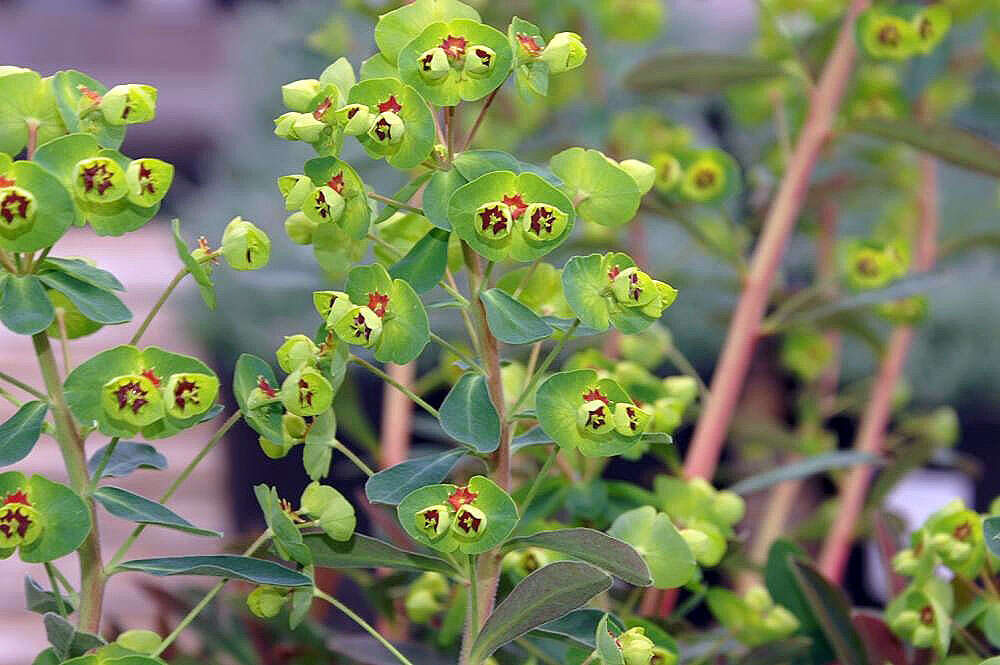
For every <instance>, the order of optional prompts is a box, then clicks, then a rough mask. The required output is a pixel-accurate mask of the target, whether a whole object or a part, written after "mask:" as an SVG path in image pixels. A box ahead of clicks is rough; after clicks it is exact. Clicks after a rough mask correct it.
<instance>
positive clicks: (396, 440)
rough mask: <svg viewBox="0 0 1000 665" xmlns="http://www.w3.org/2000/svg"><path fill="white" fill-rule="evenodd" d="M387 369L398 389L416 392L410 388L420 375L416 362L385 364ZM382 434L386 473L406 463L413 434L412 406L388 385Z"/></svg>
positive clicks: (381, 460)
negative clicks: (387, 470) (403, 387)
mask: <svg viewBox="0 0 1000 665" xmlns="http://www.w3.org/2000/svg"><path fill="white" fill-rule="evenodd" d="M385 369H386V373H387V374H388V375H389V376H391V377H392V378H393V379H395V380H396V381H397V382H398V383H399V385H402V386H406V388H407V390H410V391H411V392H412V391H413V389H412V388H411V386H412V385H413V383H414V381H415V379H416V373H417V365H416V363H415V362H409V363H406V364H405V365H397V364H395V363H386V365H385ZM414 394H416V393H414ZM379 430H380V431H379V433H380V435H381V439H382V441H381V444H382V445H381V446H380V450H379V466H381V467H382V468H383V469H386V468H389V467H391V466H395V465H396V464H399V463H400V462H403V461H405V460H406V458H407V457H409V452H410V437H411V434H412V432H413V402H412V401H411V400H409V399H408V398H407V395H406V394H405V393H401V392H399V391H397V390H395V389H393V387H392V386H391V385H389V384H388V383H386V384H384V385H383V386H382V422H381V427H380V428H379Z"/></svg>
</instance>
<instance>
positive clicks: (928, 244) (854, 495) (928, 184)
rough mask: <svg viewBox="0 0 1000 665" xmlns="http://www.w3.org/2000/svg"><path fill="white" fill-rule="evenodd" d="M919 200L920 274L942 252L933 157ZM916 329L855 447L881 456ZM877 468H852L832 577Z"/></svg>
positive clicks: (837, 574) (877, 391)
mask: <svg viewBox="0 0 1000 665" xmlns="http://www.w3.org/2000/svg"><path fill="white" fill-rule="evenodd" d="M919 187H920V189H919V199H918V229H917V250H916V256H915V260H914V269H915V271H916V272H926V271H927V270H930V269H931V268H932V267H933V266H934V260H935V257H936V253H937V227H938V221H939V220H938V202H937V167H936V164H935V162H934V159H933V158H932V157H930V156H928V155H922V156H921V157H920V185H919ZM913 334H914V331H913V328H912V327H910V326H897V327H896V328H895V329H894V330H893V332H892V336H891V337H890V338H889V345H888V347H887V348H886V352H885V356H884V357H883V358H882V364H881V366H880V367H879V371H878V374H877V375H876V377H875V383H874V385H873V386H872V392H871V395H870V396H869V398H868V404H867V406H866V408H865V411H864V413H863V414H862V415H861V424H860V425H859V427H858V435H857V439H855V441H854V449H855V450H858V451H862V452H869V453H873V454H879V453H880V452H881V451H882V448H883V446H884V442H885V432H886V427H887V426H888V424H889V416H890V414H891V412H892V395H893V392H894V391H895V389H896V384H897V383H899V378H900V376H902V374H903V368H904V366H905V364H906V355H907V353H908V352H909V349H910V344H911V343H912V341H913ZM874 473H875V470H874V469H873V468H872V467H871V466H869V465H859V466H856V467H854V468H853V469H851V471H850V472H849V473H848V475H847V478H846V479H845V481H844V483H843V484H842V485H841V491H840V505H839V506H838V510H837V516H836V519H835V520H834V521H833V524H832V525H831V527H830V532H829V533H828V534H827V537H826V541H825V542H824V543H823V549H822V551H821V552H820V556H819V569H820V571H822V573H823V574H824V575H825V576H826V577H827V578H828V579H830V580H831V581H833V582H835V583H837V582H840V580H841V578H842V577H843V575H844V569H845V567H846V566H847V558H848V556H849V555H850V552H851V545H852V543H853V542H854V531H855V526H856V525H857V522H858V519H859V518H860V516H861V512H862V510H863V509H864V503H865V495H866V494H867V492H868V487H869V486H870V485H871V480H872V476H873V475H874Z"/></svg>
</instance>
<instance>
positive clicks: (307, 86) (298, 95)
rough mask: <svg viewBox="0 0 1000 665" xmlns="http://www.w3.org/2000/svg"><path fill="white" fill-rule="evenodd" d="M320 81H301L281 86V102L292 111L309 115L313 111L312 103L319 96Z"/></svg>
mask: <svg viewBox="0 0 1000 665" xmlns="http://www.w3.org/2000/svg"><path fill="white" fill-rule="evenodd" d="M319 86H320V83H319V80H318V79H300V80H298V81H292V82H291V83H286V84H285V85H283V86H281V101H282V103H283V104H284V105H285V106H286V107H287V108H289V109H290V110H292V111H297V112H298V113H308V112H309V111H311V110H312V101H313V99H315V98H316V95H318V94H319Z"/></svg>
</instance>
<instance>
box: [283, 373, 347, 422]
mask: <svg viewBox="0 0 1000 665" xmlns="http://www.w3.org/2000/svg"><path fill="white" fill-rule="evenodd" d="M333 393H334V391H333V386H332V385H330V381H329V380H328V379H327V378H326V377H325V376H323V373H322V372H320V371H319V370H317V369H316V368H315V367H302V368H300V369H298V370H296V371H294V372H292V373H291V374H289V375H288V376H287V377H286V378H285V381H284V383H282V384H281V403H282V404H284V405H285V408H286V409H288V410H289V411H290V412H292V413H293V414H295V415H297V416H303V417H306V416H318V415H319V414H321V413H323V412H324V411H326V410H327V409H329V408H330V405H331V404H332V403H333Z"/></svg>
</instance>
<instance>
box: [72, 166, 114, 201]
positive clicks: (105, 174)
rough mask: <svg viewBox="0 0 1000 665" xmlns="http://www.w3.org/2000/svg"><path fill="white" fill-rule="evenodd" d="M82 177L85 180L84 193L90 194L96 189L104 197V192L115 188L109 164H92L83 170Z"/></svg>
mask: <svg viewBox="0 0 1000 665" xmlns="http://www.w3.org/2000/svg"><path fill="white" fill-rule="evenodd" d="M80 177H81V178H82V179H83V191H85V192H88V193H89V192H90V191H92V190H94V189H96V190H97V193H98V194H100V195H102V196H103V195H104V192H106V191H107V190H108V189H110V188H111V187H113V186H114V184H113V183H112V182H111V178H112V174H111V171H110V170H109V169H108V165H107V164H103V163H102V164H92V165H91V166H88V167H86V168H85V169H83V173H81V174H80Z"/></svg>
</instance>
